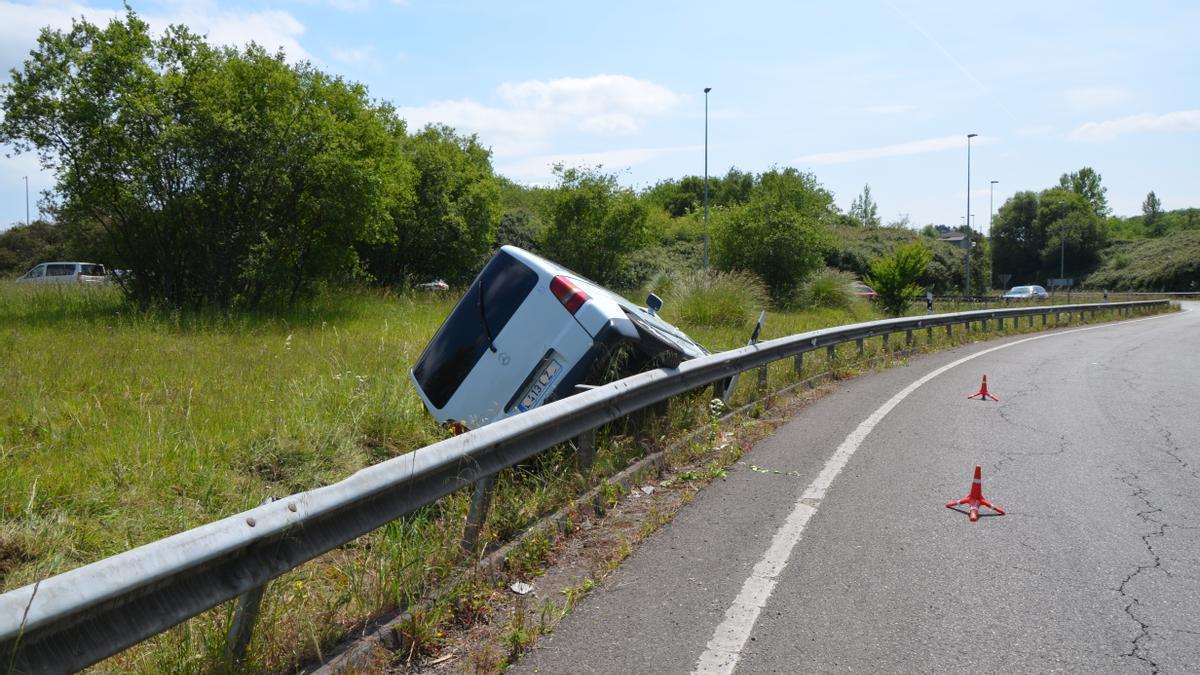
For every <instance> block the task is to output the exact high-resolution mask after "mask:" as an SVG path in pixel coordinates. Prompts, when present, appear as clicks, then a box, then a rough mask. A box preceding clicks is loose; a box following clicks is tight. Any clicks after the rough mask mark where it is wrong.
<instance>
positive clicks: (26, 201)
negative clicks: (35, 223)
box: [23, 176, 29, 225]
mask: <svg viewBox="0 0 1200 675" xmlns="http://www.w3.org/2000/svg"><path fill="white" fill-rule="evenodd" d="M23 178H24V179H25V224H26V225H28V224H29V176H23Z"/></svg>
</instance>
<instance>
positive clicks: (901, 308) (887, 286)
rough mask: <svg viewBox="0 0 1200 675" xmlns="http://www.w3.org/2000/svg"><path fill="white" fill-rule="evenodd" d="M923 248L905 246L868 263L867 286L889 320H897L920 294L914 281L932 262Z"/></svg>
mask: <svg viewBox="0 0 1200 675" xmlns="http://www.w3.org/2000/svg"><path fill="white" fill-rule="evenodd" d="M932 257H933V256H932V254H931V253H930V252H929V249H927V248H925V246H924V245H922V244H906V245H904V246H901V247H900V248H897V249H896V252H895V253H893V254H892V255H890V256H885V257H883V258H877V259H875V260H873V261H871V273H870V274H868V275H867V278H866V282H867V284H869V285H870V286H872V287H873V288H874V289H875V292H876V293H878V294H879V295H878V298H877V299H878V300H879V304H880V305H881V306H882V307H883V310H884V311H885V312H887V313H888V314H891V315H892V316H900V315H902V314H904V312H906V311H907V310H908V306H909V304H910V303H912V301H913V300H915V299H916V298H917V296H918V295H920V294H921V287H920V286H918V285H917V279H919V278H920V277H921V275H922V274H924V273H925V268H926V267H927V266H928V265H929V260H930V259H931V258H932Z"/></svg>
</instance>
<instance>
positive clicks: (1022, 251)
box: [991, 191, 1046, 283]
mask: <svg viewBox="0 0 1200 675" xmlns="http://www.w3.org/2000/svg"><path fill="white" fill-rule="evenodd" d="M1037 216H1038V196H1037V193H1034V192H1028V191H1025V192H1018V193H1016V194H1015V195H1013V196H1012V197H1009V199H1008V201H1006V202H1004V204H1002V205H1001V206H1000V210H999V211H998V212H997V214H996V218H995V219H994V220H993V221H992V237H991V239H992V241H991V243H992V269H993V270H995V271H996V273H998V274H1011V275H1012V278H1013V283H1033V281H1034V280H1036V279H1037V275H1038V272H1039V271H1040V269H1041V257H1042V249H1043V248H1045V247H1046V231H1045V229H1044V228H1043V227H1041V225H1040V223H1039V222H1038V217H1037Z"/></svg>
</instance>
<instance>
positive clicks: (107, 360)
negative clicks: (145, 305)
mask: <svg viewBox="0 0 1200 675" xmlns="http://www.w3.org/2000/svg"><path fill="white" fill-rule="evenodd" d="M456 298H457V294H448V295H430V294H408V293H405V294H393V293H386V292H382V291H374V290H361V291H345V292H338V293H330V294H327V295H324V296H322V297H320V298H318V299H317V300H315V301H313V302H312V303H310V304H308V305H306V306H304V307H303V308H301V309H297V310H295V311H292V312H288V313H284V314H253V315H245V314H236V315H227V314H221V313H217V312H210V313H205V312H200V313H190V314H189V313H182V314H180V313H170V312H157V311H140V310H137V309H134V308H131V307H130V306H128V305H126V304H125V303H124V301H123V300H122V299H121V297H120V296H119V294H118V293H117V292H116V290H115V289H113V288H111V287H105V288H75V287H69V288H67V287H56V288H28V287H22V286H16V285H13V284H7V285H0V382H3V385H4V386H3V387H2V388H0V466H3V467H4V471H3V473H2V474H0V514H2V518H0V590H10V589H13V588H16V587H19V586H22V585H24V584H27V583H31V582H33V581H35V580H36V579H38V578H43V577H45V576H48V575H50V574H54V573H58V572H62V571H65V570H68V569H71V568H74V567H78V566H79V565H82V564H86V563H88V562H92V561H95V560H98V559H100V558H103V557H106V556H109V555H113V554H116V553H119V552H122V551H125V550H128V549H130V548H132V547H135V546H138V545H141V544H145V543H148V542H150V541H153V540H156V539H159V538H162V537H164V536H167V535H170V534H173V533H176V532H179V531H182V530H185V529H188V528H191V527H195V526H197V525H200V524H203V523H206V522H210V521H212V520H215V519H218V518H221V517H224V516H227V515H230V514H233V513H236V512H239V511H242V510H245V509H248V508H250V507H253V506H255V505H257V504H259V503H261V502H262V501H263V499H264V498H266V497H268V496H275V497H281V496H284V495H287V494H290V493H294V492H297V491H301V490H306V489H310V488H313V487H317V486H320V485H326V484H329V483H331V482H334V481H337V480H339V479H341V478H344V477H346V476H348V475H349V474H351V473H353V472H354V471H355V470H357V469H359V468H361V467H363V466H366V465H369V464H373V463H376V462H379V461H383V460H385V459H388V458H390V457H393V456H396V455H399V454H403V453H405V452H409V451H411V450H413V449H415V448H418V447H421V446H423V445H426V444H428V443H430V442H433V441H435V440H438V439H440V438H443V437H444V436H445V432H444V431H443V430H441V429H440V428H439V427H438V426H437V425H436V424H434V423H433V421H432V418H430V417H429V416H428V415H427V414H426V412H425V410H424V408H423V406H422V405H421V402H420V399H419V397H418V396H417V394H416V392H415V391H414V389H413V386H412V384H411V383H410V381H409V378H408V368H409V366H410V365H411V364H412V362H413V361H414V360H415V358H416V357H417V356H418V355H419V353H420V351H421V349H422V348H423V347H424V346H425V343H426V342H427V340H428V339H429V337H430V336H432V334H433V332H434V331H435V330H436V329H437V327H438V326H439V325H440V323H441V321H442V319H443V318H444V317H445V315H446V314H447V313H448V312H449V310H450V308H451V306H452V303H453V301H454V299H456ZM664 315H665V316H666V318H667V319H668V320H671V321H673V322H677V323H678V325H680V327H682V328H683V329H684V330H686V331H688V332H689V334H691V335H692V337H694V338H695V339H696V340H697V341H699V342H700V343H702V344H704V345H706V346H707V347H708V348H709V349H711V350H712V351H719V350H724V349H729V348H732V347H739V346H742V345H744V344H745V342H746V339H747V337H748V336H749V332H750V329H751V324H750V323H746V324H745V325H737V326H727V327H721V328H714V327H705V326H692V325H688V324H687V323H686V322H685V321H683V320H681V319H680V317H679V316H676V315H675V314H674V313H673V309H672V307H671V306H670V305H668V306H667V308H666V309H665V311H664ZM873 318H878V315H877V314H876V313H875V311H874V309H873V308H871V307H870V306H869V305H867V304H866V303H856V304H855V305H854V306H853V307H852V308H851V309H850V310H841V311H835V310H825V311H816V312H806V313H770V314H769V315H768V319H767V323H766V328H765V331H764V334H763V339H770V338H772V337H779V336H783V335H789V334H793V333H797V332H803V331H806V330H813V329H816V328H820V327H826V326H831V325H838V324H844V323H851V322H855V321H865V320H870V319H873ZM790 369H791V365H790V363H780V364H775V365H774V366H772V369H771V379H772V381H773V383H774V382H778V383H783V382H785V381H787V380H788V378H789V377H791V376H792V374H791V372H790ZM752 379H753V378H743V381H746V380H752ZM698 398H703V396H700V397H698ZM698 403H699V405H695V406H692V409H691V410H690V411H689V410H688V409H687V408H686V406H682V407H681V412H676V411H675V409H674V407H673V413H672V414H673V417H674V418H675V419H674V422H675V423H676V424H677V425H680V426H686V425H689V424H691V425H694V424H697V423H700V424H702V423H703V422H704V413H703V410H704V405H703V404H704V403H705V401H699V400H698ZM641 452H642V449H641V448H639V447H636V444H635V443H632V442H630V441H629V440H628V439H624V440H623V439H621V438H615V439H611V442H610V443H609V444H608V445H607V446H606V449H605V450H604V451H603V452H602V453H601V456H600V457H599V458H598V461H597V467H596V473H595V474H593V476H592V477H584V476H578V475H577V474H576V473H573V472H572V471H564V470H563V468H564V467H566V466H568V463H569V462H570V457H568V454H569V453H567V452H566V451H565V450H556V451H551V452H548V453H545V454H544V455H543V456H542V457H541V458H540V459H539V460H538V461H537V462H535V463H533V464H532V465H531V466H527V467H521V468H519V469H517V470H512V471H507V472H505V473H504V474H502V475H501V477H500V481H499V484H498V491H497V494H496V497H495V498H494V501H493V504H492V510H491V517H490V519H489V522H488V529H487V531H486V532H485V538H487V539H489V540H492V541H495V540H503V539H506V538H508V537H510V536H511V535H513V534H515V533H517V532H519V531H521V530H522V529H523V528H525V527H526V526H528V524H529V523H531V522H533V521H534V520H535V519H536V518H538V517H540V516H541V515H542V514H544V513H545V512H547V511H548V510H551V509H554V508H557V507H559V506H561V505H562V504H565V503H566V502H567V501H569V500H570V499H572V498H573V496H574V495H575V494H577V492H578V491H579V490H580V489H582V488H583V487H584V486H585V485H586V484H589V483H593V482H594V480H595V478H594V477H595V476H598V475H605V472H611V471H613V470H616V469H618V468H620V467H621V466H623V465H624V464H625V463H627V462H628V460H629V458H630V457H632V456H636V455H638V454H640V453H641ZM564 476H566V477H565V478H564ZM465 509H466V496H465V495H462V494H458V495H454V496H452V497H450V498H447V499H446V500H443V501H442V502H440V503H439V504H437V505H433V506H431V507H427V508H426V509H422V510H421V511H420V512H418V513H416V514H414V515H413V516H411V517H408V518H405V519H403V520H401V521H397V522H395V523H393V524H391V525H389V526H387V527H385V528H382V529H380V530H378V531H376V532H374V533H372V534H370V535H368V536H366V537H363V538H362V539H360V540H359V541H357V542H355V543H353V544H350V545H348V546H346V547H343V548H342V549H339V550H338V551H335V552H334V553H331V554H329V555H327V556H324V557H323V558H321V559H320V560H318V561H314V563H312V564H310V565H306V566H304V567H302V568H300V569H299V570H297V571H295V572H292V573H289V574H288V575H285V576H284V577H281V578H280V579H278V580H276V581H275V582H273V583H272V585H271V587H270V590H269V592H268V594H267V599H266V601H265V604H264V609H263V613H262V615H261V617H260V620H259V627H258V629H257V632H256V633H255V641H254V643H253V644H252V651H251V662H250V664H248V666H247V667H248V668H250V669H251V670H256V671H270V672H278V671H280V670H289V669H293V668H294V667H295V666H296V665H297V664H299V663H302V662H304V661H305V660H307V659H311V658H313V657H314V656H317V655H318V654H319V653H320V652H321V650H323V649H325V648H327V647H328V646H329V645H330V644H331V643H332V642H334V641H336V640H337V639H338V638H339V637H340V636H341V635H343V634H344V633H345V631H346V630H348V629H349V628H351V627H353V626H356V625H360V624H361V622H362V621H363V620H365V619H367V618H369V617H371V616H375V615H377V614H379V613H380V612H382V611H386V610H388V609H390V608H392V607H395V606H397V605H398V604H404V603H405V602H407V601H409V600H411V599H413V598H419V597H422V596H423V595H424V594H426V593H428V592H429V591H430V589H432V588H436V587H438V586H439V585H440V584H442V583H444V581H445V580H446V579H447V578H448V575H449V574H450V571H451V570H452V569H453V568H454V566H455V564H456V562H457V561H456V560H455V544H456V542H457V537H458V536H460V533H461V523H462V517H463V514H464V513H465ZM447 611H449V610H447ZM228 616H229V610H228V607H225V608H221V609H218V610H214V611H212V612H209V613H207V614H205V615H203V616H202V617H199V618H197V619H195V620H193V621H190V622H188V623H186V624H184V625H183V626H181V627H179V628H176V629H173V630H172V631H169V632H168V633H166V634H164V635H162V636H159V637H157V638H154V639H152V640H150V641H148V642H147V643H144V644H143V645H141V646H139V647H136V648H134V649H132V650H129V651H127V652H125V653H123V654H121V655H118V656H117V657H115V658H113V659H111V660H109V661H107V662H105V663H104V664H101V669H103V670H114V671H129V670H133V671H159V670H172V671H206V670H211V669H212V668H213V667H214V664H215V663H217V662H218V660H219V654H220V649H221V647H222V639H223V629H224V626H225V623H226V622H227V620H228ZM443 618H444V617H443ZM436 620H437V617H433V618H431V619H430V620H429V625H436ZM414 630H417V628H416V627H414Z"/></svg>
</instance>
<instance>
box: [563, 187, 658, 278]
mask: <svg viewBox="0 0 1200 675" xmlns="http://www.w3.org/2000/svg"><path fill="white" fill-rule="evenodd" d="M554 175H555V176H556V177H557V178H558V186H557V188H556V189H555V190H554V194H553V197H552V198H551V204H550V213H549V214H548V217H547V218H546V222H547V231H546V239H545V241H544V242H543V243H542V251H543V252H544V253H545V254H546V255H547V256H548V257H550V258H551V259H553V260H554V261H555V262H558V263H559V264H562V265H565V266H567V267H570V268H571V269H574V270H575V271H577V272H579V273H580V274H583V275H585V276H587V277H590V278H591V279H593V280H595V281H597V282H599V283H601V284H615V283H617V282H619V281H621V279H622V277H623V275H624V273H625V268H626V265H627V264H628V258H629V255H630V254H631V253H633V252H634V251H636V250H638V249H639V248H640V247H641V246H642V245H643V244H644V243H646V240H647V228H646V220H647V218H648V215H649V209H648V208H647V207H646V205H645V204H644V203H642V202H641V201H640V200H639V199H638V198H637V195H635V194H634V192H633V191H632V190H629V189H626V188H622V187H621V186H620V185H618V183H617V177H616V176H615V175H611V174H606V173H603V172H601V171H600V169H599V168H598V167H597V168H574V167H571V168H567V167H563V166H562V165H558V166H555V167H554Z"/></svg>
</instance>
